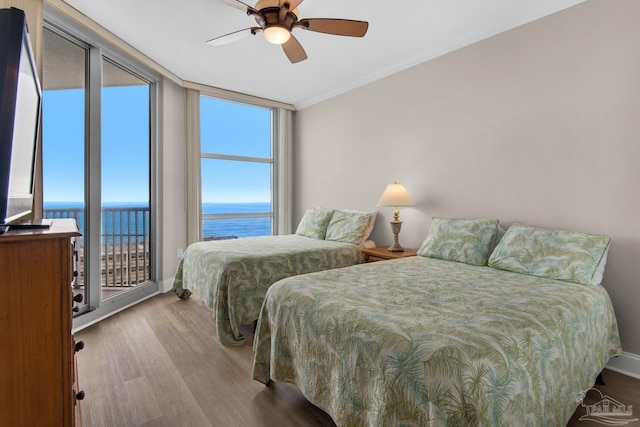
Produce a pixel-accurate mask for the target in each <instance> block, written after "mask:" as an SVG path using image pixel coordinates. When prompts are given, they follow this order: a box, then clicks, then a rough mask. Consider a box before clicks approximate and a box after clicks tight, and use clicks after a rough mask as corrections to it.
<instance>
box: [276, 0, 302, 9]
mask: <svg viewBox="0 0 640 427" xmlns="http://www.w3.org/2000/svg"><path fill="white" fill-rule="evenodd" d="M303 1H304V0H280V1H279V2H278V6H279V7H282V6H284V5H285V4H287V5H288V6H287V9H288V10H293V9H295V8H296V7H298V6H299V5H300V3H302V2H303Z"/></svg>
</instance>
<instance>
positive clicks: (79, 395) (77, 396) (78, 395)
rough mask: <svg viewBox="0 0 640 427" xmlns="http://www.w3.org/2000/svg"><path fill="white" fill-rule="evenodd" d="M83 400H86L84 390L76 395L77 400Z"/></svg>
mask: <svg viewBox="0 0 640 427" xmlns="http://www.w3.org/2000/svg"><path fill="white" fill-rule="evenodd" d="M82 399H84V390H81V391H79V392H77V393H76V400H82Z"/></svg>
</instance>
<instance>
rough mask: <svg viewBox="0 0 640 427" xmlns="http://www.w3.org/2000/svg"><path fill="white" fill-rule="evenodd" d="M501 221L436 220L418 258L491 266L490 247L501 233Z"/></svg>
mask: <svg viewBox="0 0 640 427" xmlns="http://www.w3.org/2000/svg"><path fill="white" fill-rule="evenodd" d="M498 222H499V221H498V220H497V219H453V218H440V217H433V221H432V222H431V227H429V232H428V233H427V237H426V239H425V240H424V242H423V243H422V246H421V247H420V249H419V250H418V255H421V256H426V257H430V258H439V259H444V260H447V261H456V262H463V263H465V264H471V265H481V266H483V265H487V259H488V258H489V247H490V246H491V244H492V242H493V241H494V239H495V237H496V233H497V231H498Z"/></svg>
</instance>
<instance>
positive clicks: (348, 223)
mask: <svg viewBox="0 0 640 427" xmlns="http://www.w3.org/2000/svg"><path fill="white" fill-rule="evenodd" d="M371 216H372V215H371V212H347V211H335V212H334V213H333V216H332V217H331V222H329V227H328V228H327V235H326V237H325V240H334V241H336V242H344V243H351V244H353V245H359V244H360V242H361V241H362V239H363V237H364V235H365V233H366V231H367V228H368V226H369V224H370V223H371Z"/></svg>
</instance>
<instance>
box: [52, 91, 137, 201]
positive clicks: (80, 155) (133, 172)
mask: <svg viewBox="0 0 640 427" xmlns="http://www.w3.org/2000/svg"><path fill="white" fill-rule="evenodd" d="M148 92H149V90H148V87H147V86H126V87H111V88H104V89H103V91H102V104H103V107H102V147H103V153H102V201H103V203H114V202H127V203H135V202H144V203H148V200H149V183H148V180H149V178H148V176H149V160H148V159H149V154H148V152H149V146H148V145H149V143H148V141H149V125H148V123H149V107H148V105H149V101H148V98H149V94H148ZM42 109H43V114H42V128H43V147H42V149H43V171H44V200H45V203H46V202H81V201H82V200H83V199H84V179H83V177H84V170H83V164H84V155H85V152H84V90H83V89H67V90H47V91H44V94H43V106H42Z"/></svg>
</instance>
